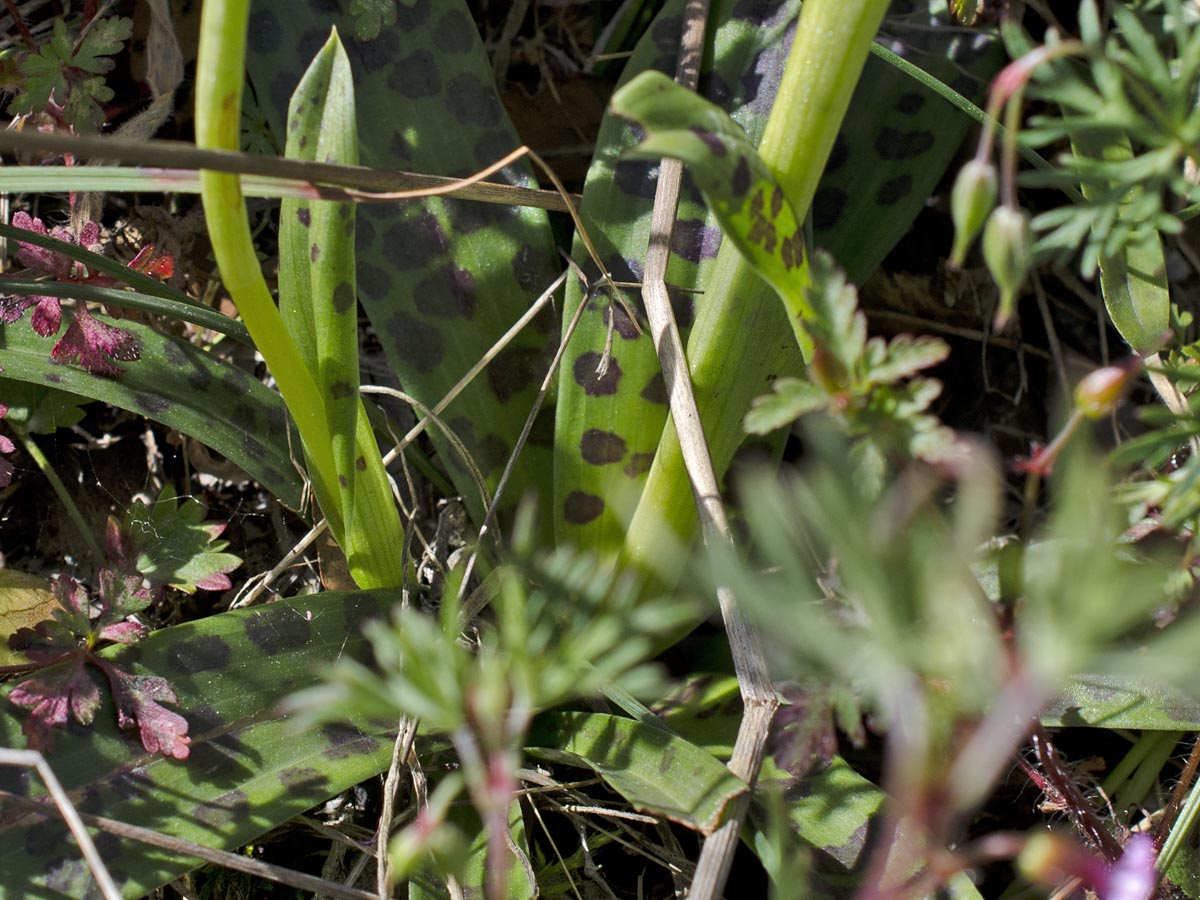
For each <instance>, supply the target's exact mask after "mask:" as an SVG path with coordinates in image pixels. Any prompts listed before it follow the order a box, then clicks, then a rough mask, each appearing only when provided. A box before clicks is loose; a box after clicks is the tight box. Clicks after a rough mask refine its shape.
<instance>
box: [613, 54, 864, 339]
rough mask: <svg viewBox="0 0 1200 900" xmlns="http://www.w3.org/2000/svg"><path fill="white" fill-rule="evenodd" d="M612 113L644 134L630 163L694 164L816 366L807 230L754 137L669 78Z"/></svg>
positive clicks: (630, 87)
mask: <svg viewBox="0 0 1200 900" xmlns="http://www.w3.org/2000/svg"><path fill="white" fill-rule="evenodd" d="M612 108H613V112H615V113H616V114H617V115H619V116H623V117H625V118H627V119H630V120H631V121H632V122H633V123H634V124H635V125H637V126H638V127H639V128H640V129H641V131H642V132H643V137H642V139H641V141H639V142H638V144H637V146H636V147H633V148H632V149H631V150H630V151H629V152H630V155H635V156H639V157H643V158H649V159H656V158H658V157H661V156H673V157H676V158H678V159H682V160H683V161H684V162H686V163H687V164H688V166H689V171H690V172H691V174H692V177H693V178H694V179H695V180H696V183H697V184H698V185H699V186H700V190H701V191H702V192H703V193H704V195H705V197H706V199H707V200H708V203H709V206H710V207H711V208H712V210H713V211H714V212H715V213H716V215H717V220H718V221H719V222H720V224H721V227H722V231H723V233H724V234H725V236H726V237H728V238H729V239H730V240H732V241H733V242H734V244H735V245H736V246H737V248H738V250H740V251H741V253H742V254H743V255H744V256H745V257H746V259H747V260H749V262H750V264H751V265H752V266H753V267H754V270H755V271H756V272H757V273H758V275H759V276H760V277H762V279H763V280H764V281H766V282H767V283H768V284H770V285H771V287H773V288H774V289H775V292H776V293H777V294H778V295H779V297H780V299H781V300H783V303H784V306H785V308H786V309H787V315H788V322H789V323H790V324H791V326H792V331H793V333H794V334H795V336H796V340H797V342H798V343H799V345H800V348H801V350H802V351H803V352H804V355H805V357H806V358H808V359H810V360H811V358H812V350H813V345H812V337H811V335H810V334H809V332H808V330H807V329H806V328H805V326H804V324H803V323H804V320H805V319H811V318H813V317H814V313H813V309H812V306H811V304H810V302H809V300H808V298H807V296H806V292H807V291H808V289H809V288H810V286H811V281H810V277H809V273H808V260H807V252H806V250H805V246H804V232H803V229H802V223H801V222H800V220H799V217H798V216H797V213H796V210H795V208H794V207H793V206H792V204H791V202H790V200H789V199H788V198H787V196H786V194H785V193H784V190H783V187H782V186H781V185H780V184H779V182H778V181H776V179H775V176H774V175H773V174H772V173H771V170H770V169H769V168H768V167H767V164H766V163H765V162H764V161H763V160H762V158H761V157H759V155H758V153H757V152H756V151H755V149H754V144H753V143H752V142H751V140H750V138H749V137H748V136H747V134H746V132H745V131H744V130H743V129H742V128H741V127H740V126H738V125H737V124H736V123H735V122H734V121H733V120H732V119H731V118H730V117H729V116H728V115H726V114H725V113H724V111H723V110H721V109H720V108H718V107H717V106H715V105H714V104H712V103H710V102H709V101H707V100H705V99H704V98H702V97H700V96H698V95H696V94H695V93H694V92H692V91H689V90H686V89H685V88H682V87H680V86H679V85H677V84H676V83H675V82H674V81H672V80H671V79H670V78H668V77H667V76H665V75H663V74H662V73H661V72H644V73H642V74H641V75H639V76H638V77H637V78H635V79H634V80H633V81H631V82H629V84H627V85H625V86H624V87H622V88H621V89H620V90H619V91H618V92H617V93H616V94H614V95H613V100H612ZM864 324H865V323H864Z"/></svg>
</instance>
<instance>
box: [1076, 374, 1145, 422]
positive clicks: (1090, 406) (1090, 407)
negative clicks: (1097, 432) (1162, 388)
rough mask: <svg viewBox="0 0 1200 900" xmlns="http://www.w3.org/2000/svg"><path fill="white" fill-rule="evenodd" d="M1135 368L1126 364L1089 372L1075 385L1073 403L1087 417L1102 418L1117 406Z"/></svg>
mask: <svg viewBox="0 0 1200 900" xmlns="http://www.w3.org/2000/svg"><path fill="white" fill-rule="evenodd" d="M1135 362H1136V361H1135ZM1137 369H1138V367H1137V365H1136V364H1135V365H1128V364H1126V365H1115V366H1105V367H1104V368H1102V369H1096V370H1095V371H1094V372H1089V373H1088V374H1087V375H1085V376H1084V377H1083V379H1082V380H1081V381H1080V382H1079V384H1077V385H1075V405H1076V406H1078V407H1079V411H1080V412H1082V413H1083V414H1084V415H1085V416H1087V417H1088V418H1089V419H1102V418H1104V417H1105V416H1107V415H1108V414H1110V413H1111V412H1112V411H1113V410H1115V409H1116V408H1117V405H1118V404H1119V403H1120V402H1121V398H1122V397H1123V396H1124V395H1125V389H1126V388H1127V387H1128V386H1129V382H1130V381H1131V380H1132V378H1133V376H1134V374H1135V373H1136V372H1137Z"/></svg>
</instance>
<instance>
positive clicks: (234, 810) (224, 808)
mask: <svg viewBox="0 0 1200 900" xmlns="http://www.w3.org/2000/svg"><path fill="white" fill-rule="evenodd" d="M191 814H192V817H193V818H196V819H199V820H200V821H201V822H203V823H205V824H206V825H211V826H212V827H213V828H222V827H224V826H226V825H231V824H234V823H241V822H245V821H246V816H248V815H249V814H250V800H249V798H248V797H247V796H246V793H245V791H242V790H239V789H234V790H232V791H227V792H226V793H224V794H222V795H221V796H220V797H217V798H215V799H213V800H207V801H204V802H203V803H198V804H196V806H194V807H193V808H192V813H191Z"/></svg>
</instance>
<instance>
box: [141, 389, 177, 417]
mask: <svg viewBox="0 0 1200 900" xmlns="http://www.w3.org/2000/svg"><path fill="white" fill-rule="evenodd" d="M133 402H134V403H135V404H137V408H138V409H140V410H141V411H142V412H144V413H145V414H146V415H148V416H150V417H151V418H153V417H154V416H158V415H162V414H163V413H164V412H166V411H167V410H168V409H170V408H171V405H172V404H171V401H170V400H168V399H167V398H166V397H164V396H162V395H161V394H141V393H139V394H135V395H134V398H133Z"/></svg>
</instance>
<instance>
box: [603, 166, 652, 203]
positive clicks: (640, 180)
mask: <svg viewBox="0 0 1200 900" xmlns="http://www.w3.org/2000/svg"><path fill="white" fill-rule="evenodd" d="M613 182H614V183H615V184H616V186H617V187H618V188H620V189H621V190H622V191H623V192H625V193H626V194H629V195H630V196H633V197H641V198H643V199H645V200H653V199H654V192H655V190H656V188H657V186H658V163H651V162H646V161H645V160H622V161H620V162H618V163H617V165H616V166H615V167H614V168H613Z"/></svg>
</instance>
